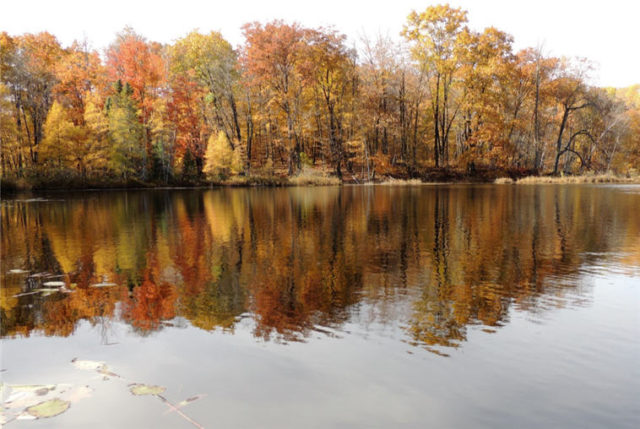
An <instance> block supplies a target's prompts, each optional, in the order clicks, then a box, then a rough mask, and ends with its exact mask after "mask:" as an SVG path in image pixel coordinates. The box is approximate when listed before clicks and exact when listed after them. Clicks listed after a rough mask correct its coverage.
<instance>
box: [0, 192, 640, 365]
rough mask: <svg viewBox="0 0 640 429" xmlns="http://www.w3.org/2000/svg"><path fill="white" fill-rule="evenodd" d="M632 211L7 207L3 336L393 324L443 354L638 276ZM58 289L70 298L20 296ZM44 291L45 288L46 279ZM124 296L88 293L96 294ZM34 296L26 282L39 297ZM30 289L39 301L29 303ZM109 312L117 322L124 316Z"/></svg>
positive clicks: (441, 195)
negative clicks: (512, 321) (53, 285)
mask: <svg viewBox="0 0 640 429" xmlns="http://www.w3.org/2000/svg"><path fill="white" fill-rule="evenodd" d="M639 205H640V196H638V194H625V193H623V192H619V191H615V190H610V189H606V188H599V187H586V186H585V187H580V186H578V187H553V186H549V187H544V186H538V187H526V186H508V187H497V186H481V187H473V186H466V187H463V186H451V187H405V188H402V187H343V188H319V189H305V188H296V189H274V190H264V189H243V190H232V189H219V190H210V191H184V192H150V193H147V192H129V193H114V194H99V195H96V196H94V197H92V198H86V197H83V196H79V197H74V196H73V195H71V196H70V197H69V198H68V199H66V200H65V201H59V202H55V201H52V202H46V203H45V202H41V203H27V202H19V201H12V202H7V203H5V204H3V205H2V209H1V210H2V229H3V234H2V266H3V268H4V271H3V273H2V290H1V292H0V311H1V316H2V324H1V329H2V331H1V333H2V336H16V335H29V334H30V333H31V332H34V331H36V332H39V333H42V334H44V335H59V336H67V335H71V334H72V333H73V332H74V330H75V329H76V327H77V326H78V322H79V321H81V320H87V321H89V323H92V324H105V322H106V321H108V320H112V319H118V320H123V321H125V322H126V323H128V324H129V325H131V326H132V327H133V328H134V332H137V333H139V334H140V335H146V334H148V333H150V332H153V331H155V330H158V329H160V328H161V327H162V326H163V325H164V324H165V322H167V321H169V320H171V319H173V318H175V317H177V316H180V317H183V318H185V319H186V320H188V321H189V322H190V323H191V325H193V326H195V327H198V328H200V329H204V330H214V329H221V330H223V331H229V332H231V331H233V330H234V328H235V327H236V326H237V323H238V321H239V320H241V319H243V318H245V317H250V318H251V320H252V323H253V333H254V335H255V336H256V337H258V338H262V339H264V340H277V341H299V340H304V339H305V337H306V336H307V335H309V334H310V333H311V332H312V331H313V330H323V329H322V327H332V328H338V329H339V328H340V327H341V326H342V325H344V323H346V322H348V321H350V320H351V319H352V318H355V317H357V318H358V320H359V321H361V322H362V323H365V325H366V324H367V323H368V322H371V321H374V320H375V321H376V322H378V323H382V324H398V323H399V324H401V326H404V327H405V329H406V335H407V336H408V341H409V342H410V343H411V344H415V345H419V346H423V347H425V348H427V349H429V350H432V351H435V352H438V353H443V354H446V349H447V348H450V347H459V346H460V345H461V343H462V342H464V341H465V340H466V338H467V330H468V327H469V326H470V325H476V324H481V325H486V326H488V327H498V326H501V325H503V324H505V323H508V318H509V314H510V312H511V311H513V310H514V309H515V310H519V311H539V310H540V309H541V308H542V307H543V305H542V304H541V302H543V301H544V306H548V305H549V301H552V300H550V299H545V298H546V297H551V296H553V297H554V299H555V298H558V299H556V301H555V302H557V303H558V304H557V305H564V304H563V303H562V297H563V296H566V295H576V294H579V293H578V291H576V287H577V286H579V285H580V277H579V276H580V270H581V269H582V267H583V266H585V264H592V263H594V262H606V260H608V259H611V258H617V259H616V263H619V264H627V265H628V266H630V267H633V266H636V265H637V261H638V260H640V246H638V244H637V243H638V242H640V240H638V238H639V237H640V219H639V218H638V217H637V216H633V215H631V214H632V213H634V210H637V209H636V208H637V207H638V206H639ZM11 268H23V269H26V270H29V271H30V272H31V275H33V274H34V273H42V272H46V273H49V275H62V277H61V278H62V279H63V280H64V281H65V284H66V285H67V287H68V288H70V289H72V292H70V293H68V294H65V293H53V294H51V295H48V296H43V295H42V294H37V293H33V294H29V295H21V296H17V295H20V294H21V293H22V294H24V293H25V292H29V291H32V290H35V289H34V287H36V286H37V284H39V283H37V281H36V280H34V279H35V278H36V277H28V276H27V275H17V274H10V273H9V272H8V270H10V269H11ZM39 281H40V280H39ZM105 281H107V282H113V283H116V284H117V285H118V286H115V287H104V288H97V287H94V286H92V285H95V284H96V283H104V282H105ZM34 282H35V283H34ZM34 285H35V286H34ZM118 309H121V311H119V310H118Z"/></svg>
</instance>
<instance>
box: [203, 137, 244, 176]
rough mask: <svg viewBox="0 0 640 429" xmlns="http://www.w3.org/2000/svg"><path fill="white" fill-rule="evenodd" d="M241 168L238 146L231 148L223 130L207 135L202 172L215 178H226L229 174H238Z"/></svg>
mask: <svg viewBox="0 0 640 429" xmlns="http://www.w3.org/2000/svg"><path fill="white" fill-rule="evenodd" d="M241 170H242V159H241V157H240V151H239V150H238V148H236V149H235V150H234V149H233V148H232V146H231V143H230V142H229V140H228V139H227V135H226V134H225V133H224V131H220V132H219V133H218V135H217V136H213V135H211V137H209V144H208V145H207V154H206V156H205V165H204V173H205V174H206V175H207V176H208V177H210V178H215V179H226V178H227V177H228V176H230V175H231V174H238V173H239V172H240V171H241Z"/></svg>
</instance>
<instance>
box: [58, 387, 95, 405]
mask: <svg viewBox="0 0 640 429" xmlns="http://www.w3.org/2000/svg"><path fill="white" fill-rule="evenodd" d="M91 392H93V389H92V388H90V387H89V386H75V387H72V388H71V389H69V390H68V391H66V392H64V394H62V395H60V399H63V400H65V401H69V402H71V403H75V402H78V401H79V400H81V399H84V398H88V397H89V396H91Z"/></svg>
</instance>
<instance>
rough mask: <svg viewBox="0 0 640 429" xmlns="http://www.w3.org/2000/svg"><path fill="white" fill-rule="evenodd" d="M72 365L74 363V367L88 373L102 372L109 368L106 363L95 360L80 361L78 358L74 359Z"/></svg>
mask: <svg viewBox="0 0 640 429" xmlns="http://www.w3.org/2000/svg"><path fill="white" fill-rule="evenodd" d="M71 363H73V365H74V366H75V367H76V368H78V369H84V370H88V371H100V370H103V369H105V368H106V367H107V366H106V364H105V363H104V362H99V361H94V360H79V359H77V358H74V359H73V360H72V361H71Z"/></svg>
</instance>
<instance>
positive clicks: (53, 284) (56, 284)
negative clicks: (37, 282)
mask: <svg viewBox="0 0 640 429" xmlns="http://www.w3.org/2000/svg"><path fill="white" fill-rule="evenodd" d="M64 285H65V282H61V281H59V280H53V281H50V282H44V283H42V286H45V287H48V288H49V287H63V286H64Z"/></svg>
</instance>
